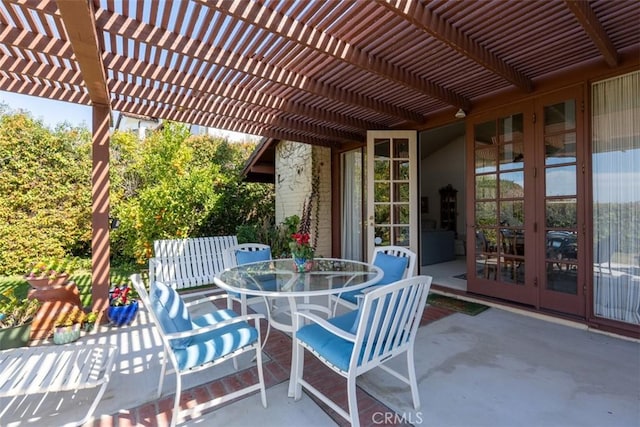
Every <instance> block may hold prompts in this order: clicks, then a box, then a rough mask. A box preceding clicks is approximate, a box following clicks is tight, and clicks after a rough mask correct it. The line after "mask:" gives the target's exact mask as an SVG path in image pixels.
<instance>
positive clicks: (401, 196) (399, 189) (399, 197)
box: [393, 182, 409, 203]
mask: <svg viewBox="0 0 640 427" xmlns="http://www.w3.org/2000/svg"><path fill="white" fill-rule="evenodd" d="M393 188H394V191H393V201H394V202H406V203H409V183H408V182H402V183H399V184H393Z"/></svg>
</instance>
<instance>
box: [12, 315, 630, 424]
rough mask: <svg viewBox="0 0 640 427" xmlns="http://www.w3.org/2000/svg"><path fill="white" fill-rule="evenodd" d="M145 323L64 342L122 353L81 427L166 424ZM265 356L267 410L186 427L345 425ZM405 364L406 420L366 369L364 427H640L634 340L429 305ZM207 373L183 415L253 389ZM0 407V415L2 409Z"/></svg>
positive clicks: (56, 401)
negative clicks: (408, 383) (412, 378)
mask: <svg viewBox="0 0 640 427" xmlns="http://www.w3.org/2000/svg"><path fill="white" fill-rule="evenodd" d="M147 320H148V319H147V313H146V311H145V310H141V311H140V313H139V315H138V318H137V320H136V321H135V322H134V324H133V325H131V326H129V327H124V328H109V327H106V326H103V327H102V328H101V330H100V331H99V332H97V333H93V334H91V335H86V336H84V337H83V338H81V339H80V340H79V341H77V342H76V343H74V344H71V345H90V344H93V343H111V344H115V345H117V346H118V347H119V349H120V355H119V356H118V360H117V362H116V372H114V374H113V376H112V379H111V382H110V383H109V386H108V389H107V391H106V393H105V395H104V396H103V398H102V400H101V402H100V404H99V406H98V408H97V410H96V412H95V418H96V420H95V421H94V422H93V423H90V424H89V425H94V426H103V425H104V426H106V425H109V426H111V425H113V426H128V425H145V426H153V425H160V426H163V425H165V424H167V423H168V420H169V419H170V410H171V406H172V389H173V387H174V384H175V377H174V376H173V375H169V376H168V377H167V378H166V380H165V386H164V391H163V395H162V397H161V398H160V399H159V400H156V399H155V390H156V387H157V380H158V375H159V369H160V363H159V351H160V349H161V345H160V340H159V337H158V336H157V334H156V332H155V331H154V330H152V329H150V328H149V327H148V323H147ZM263 332H264V331H263ZM264 353H265V356H266V357H265V358H264V369H265V380H266V384H267V399H268V404H269V407H268V408H267V409H264V408H263V407H262V405H261V404H260V403H259V395H257V394H254V395H252V396H250V397H248V398H245V399H242V400H240V401H237V402H232V403H230V404H227V405H224V406H222V407H218V408H215V409H213V410H211V411H209V412H207V413H205V414H202V415H201V416H200V417H197V418H195V419H193V420H188V421H186V422H185V425H213V424H215V425H237V426H245V425H257V424H260V425H261V426H281V425H313V426H331V425H347V423H346V422H345V421H344V420H342V419H341V418H340V417H339V416H338V415H336V414H335V413H333V411H331V410H329V409H328V408H326V407H325V406H324V405H319V404H318V403H316V402H314V401H313V400H312V399H311V398H310V397H309V396H308V395H306V394H303V397H302V399H301V400H300V401H298V402H296V401H294V400H293V399H289V398H287V383H288V376H289V367H290V361H291V340H290V338H289V337H288V336H287V335H285V334H283V333H281V332H279V331H273V330H272V331H271V335H270V337H269V339H268V341H267V343H266V346H265V349H264ZM415 357H416V370H417V375H418V383H419V387H420V398H421V402H422V407H421V408H420V410H418V411H415V410H413V408H412V406H411V398H410V391H409V389H408V387H405V386H404V385H402V384H401V383H399V382H398V381H396V380H395V379H393V378H392V377H390V376H389V375H387V374H386V373H385V372H383V371H381V370H374V371H372V372H370V373H368V374H365V375H363V376H362V377H360V378H359V380H358V385H359V389H358V407H359V410H360V421H361V424H362V425H407V424H413V425H429V426H514V425H518V426H556V425H562V426H590V425H592V426H602V425H608V426H621V427H623V426H624V427H626V426H637V425H640V406H639V405H638V393H639V392H640V375H639V374H640V345H639V344H638V343H637V342H633V341H629V340H624V339H620V338H616V337H611V336H607V335H602V334H597V333H594V332H591V331H587V330H582V329H576V328H573V327H569V326H565V325H562V324H557V323H551V322H548V321H545V320H541V319H538V318H534V317H528V316H523V315H520V314H516V313H512V312H508V311H503V310H500V309H497V308H491V309H489V310H486V311H484V312H482V313H480V314H478V315H477V316H467V315H465V314H461V313H454V312H452V311H449V310H447V309H442V308H438V307H433V306H429V307H427V309H426V310H425V313H424V316H423V326H422V327H421V328H420V330H419V332H418V338H417V340H416V351H415ZM398 362H400V361H398ZM305 364H306V369H305V377H306V376H307V374H308V375H309V378H310V381H312V382H315V384H317V387H318V388H320V389H322V390H324V391H328V392H329V393H330V394H331V395H332V396H334V397H335V398H336V399H337V401H338V402H342V403H343V406H345V405H346V386H345V381H344V380H343V379H342V378H340V377H339V376H337V375H336V374H334V373H333V372H331V371H330V370H328V369H326V368H324V366H323V365H321V364H320V363H319V362H317V360H316V359H315V358H311V357H310V358H308V359H307V360H306V361H305ZM211 371H213V372H207V371H205V372H204V374H203V375H199V376H197V378H187V380H188V381H187V383H186V384H185V392H183V405H189V404H190V402H192V401H193V400H196V401H199V400H201V399H208V398H210V397H211V396H214V395H216V393H218V390H220V389H221V388H222V389H225V390H228V389H233V388H234V387H236V385H237V384H239V383H242V382H245V381H248V382H254V381H255V379H254V376H255V372H254V371H255V370H254V369H252V366H251V362H250V361H249V360H248V359H247V360H246V363H242V364H241V368H240V370H239V371H238V372H234V370H233V367H232V365H231V363H230V362H229V363H228V364H225V365H221V366H220V367H219V368H218V369H213V370H211ZM207 374H208V375H207ZM314 377H315V378H314ZM196 381H197V383H196ZM93 396H94V394H93V391H89V392H85V391H81V392H80V393H78V394H77V395H75V396H74V395H73V393H66V394H60V395H58V394H55V395H53V396H47V397H46V399H44V400H43V399H40V398H39V397H41V396H30V397H28V398H26V399H22V400H20V401H15V402H12V403H11V405H12V410H8V411H6V412H9V413H8V414H4V415H3V418H2V420H1V422H0V424H2V425H3V426H17V425H22V424H26V423H27V420H28V419H29V418H31V422H32V423H33V424H34V425H62V424H64V423H65V422H67V421H68V420H71V419H80V418H82V416H81V415H82V412H83V410H84V409H85V408H86V407H87V405H88V404H89V403H90V401H91V399H92V398H93ZM0 403H1V404H2V407H5V405H7V404H9V401H6V402H5V401H4V399H3V400H2V401H0ZM33 413H36V416H35V417H32V415H31V414H33ZM38 414H40V415H38ZM42 414H45V415H42Z"/></svg>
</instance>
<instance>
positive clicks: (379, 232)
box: [374, 227, 391, 246]
mask: <svg viewBox="0 0 640 427" xmlns="http://www.w3.org/2000/svg"><path fill="white" fill-rule="evenodd" d="M374 234H375V237H374V244H375V245H376V246H387V245H390V244H391V233H390V231H389V227H375V229H374Z"/></svg>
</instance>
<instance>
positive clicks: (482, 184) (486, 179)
mask: <svg viewBox="0 0 640 427" xmlns="http://www.w3.org/2000/svg"><path fill="white" fill-rule="evenodd" d="M497 178H498V177H497V175H494V174H492V175H478V176H476V199H480V200H483V199H495V198H496V197H497V195H498V180H497Z"/></svg>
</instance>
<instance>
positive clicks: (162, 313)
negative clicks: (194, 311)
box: [151, 282, 193, 349]
mask: <svg viewBox="0 0 640 427" xmlns="http://www.w3.org/2000/svg"><path fill="white" fill-rule="evenodd" d="M151 305H152V307H153V311H154V312H155V314H156V316H157V317H158V320H159V321H160V325H161V326H162V329H163V330H164V332H165V333H167V334H170V333H174V332H185V331H190V330H191V329H193V325H192V323H191V316H189V311H188V310H187V307H186V305H185V304H184V301H183V300H182V298H181V297H180V295H179V294H178V292H176V290H175V289H173V288H172V287H171V286H167V285H165V284H164V283H160V282H156V283H155V286H154V287H153V289H152V292H151ZM190 344H191V338H182V339H176V340H172V341H171V347H172V348H174V349H176V348H186V347H187V346H189V345H190Z"/></svg>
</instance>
